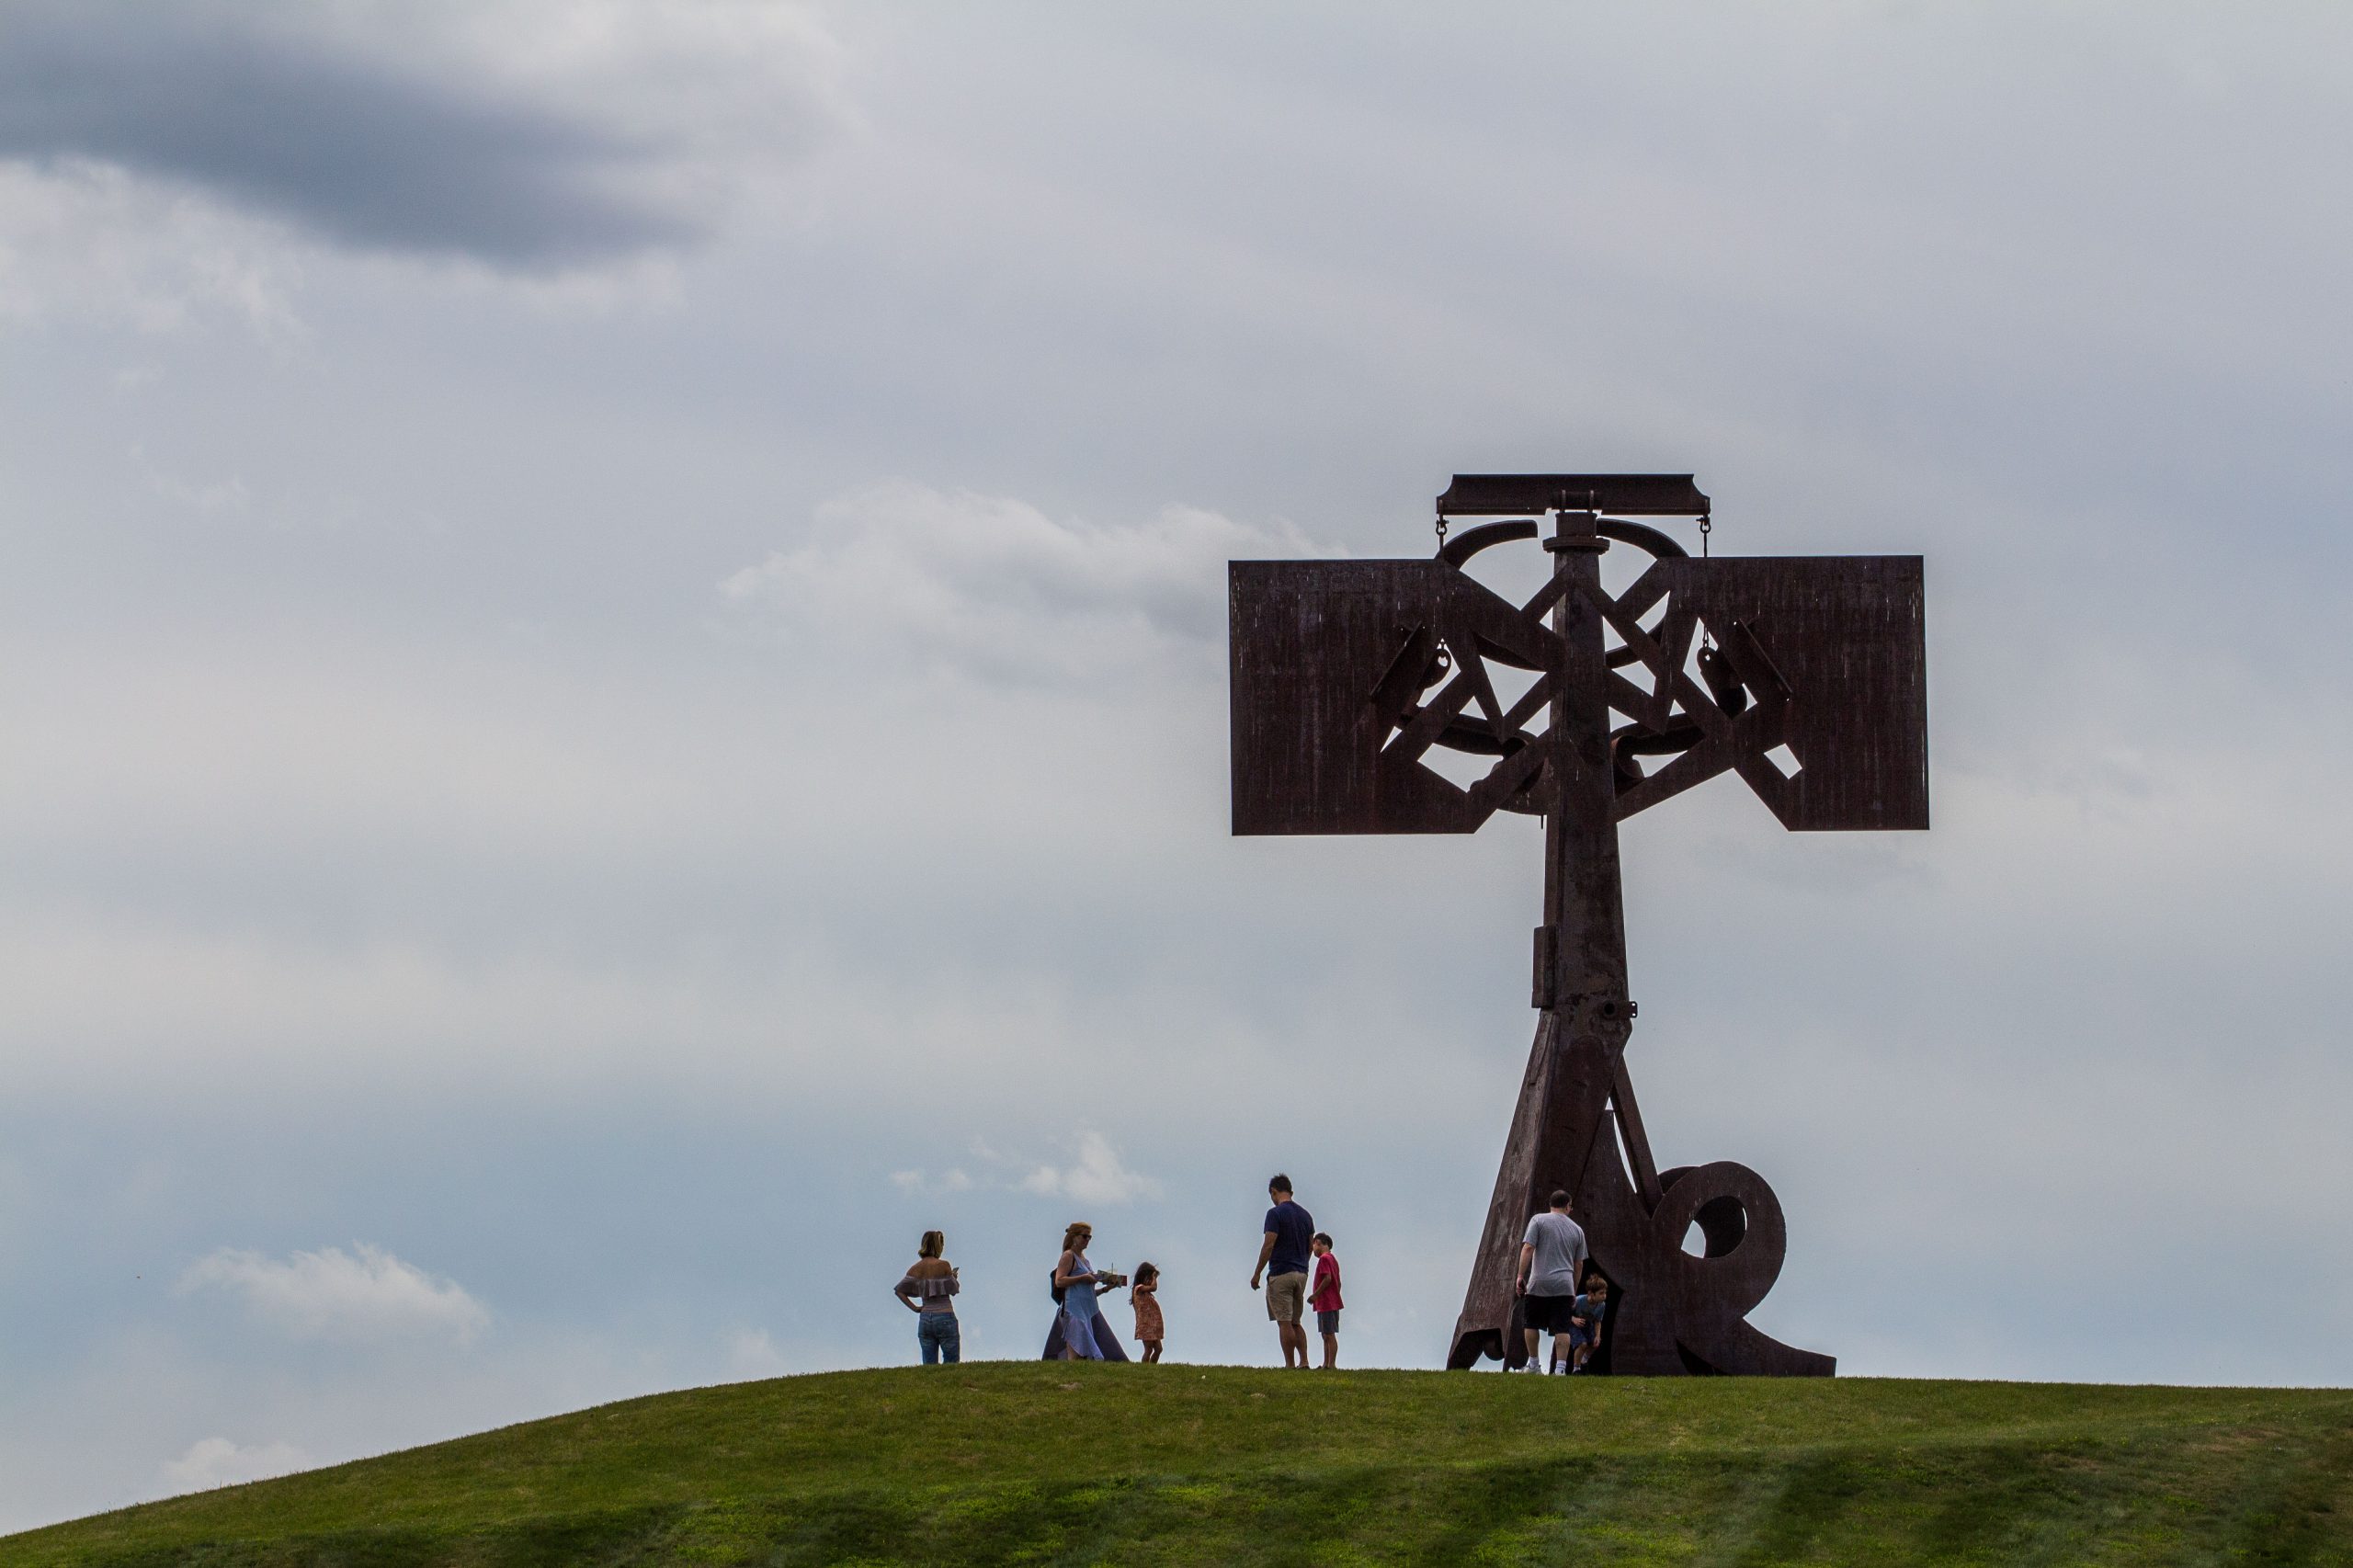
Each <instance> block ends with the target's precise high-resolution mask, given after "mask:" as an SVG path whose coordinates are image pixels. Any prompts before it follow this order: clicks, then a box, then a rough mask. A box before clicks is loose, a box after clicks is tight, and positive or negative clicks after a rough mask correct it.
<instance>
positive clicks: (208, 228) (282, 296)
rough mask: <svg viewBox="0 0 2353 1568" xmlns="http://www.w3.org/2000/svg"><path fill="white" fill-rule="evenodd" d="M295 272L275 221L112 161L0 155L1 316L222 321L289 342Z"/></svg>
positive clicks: (154, 329) (141, 326) (145, 322)
mask: <svg viewBox="0 0 2353 1568" xmlns="http://www.w3.org/2000/svg"><path fill="white" fill-rule="evenodd" d="M300 280H301V263H300V261H299V259H298V258H297V256H296V255H295V254H294V252H293V251H291V250H290V249H289V248H288V245H287V244H286V234H285V232H284V230H283V228H282V226H280V225H278V224H276V223H273V222H267V221H266V220H260V219H255V218H249V217H245V216H244V215H242V214H239V213H237V212H234V211H232V210H229V209H227V208H225V207H222V206H221V205H220V204H218V203H217V202H214V201H210V200H208V199H204V198H202V197H199V196H193V195H190V194H188V192H186V191H183V190H180V189H177V188H176V187H172V186H169V185H166V184H164V183H161V182H158V181H155V180H152V179H146V178H142V177H141V176H136V175H133V174H131V173H130V172H128V171H126V170H124V169H122V168H119V167H118V166H116V165H110V164H100V163H94V162H91V161H89V160H86V159H71V158H69V159H62V160H59V161H58V162H56V163H54V164H47V165H40V166H33V165H26V164H21V163H9V162H0V324H15V325H29V324H40V323H45V322H49V321H52V320H61V319H62V320H69V321H96V322H100V323H105V324H119V325H128V326H130V327H131V328H133V329H135V330H137V331H140V332H143V333H153V334H166V333H176V332H182V331H186V330H188V329H191V328H195V327H199V326H203V325H206V324H210V323H213V322H228V323H231V324H237V325H242V326H244V327H245V328H247V329H249V330H251V331H252V332H253V333H255V334H256V335H259V336H260V337H262V338H263V339H265V340H266V341H272V342H286V341H290V340H293V339H297V338H299V337H301V335H303V332H304V327H303V324H302V323H301V319H300V318H299V317H298V316H297V315H296V313H295V311H294V305H293V294H294V290H295V287H296V285H297V284H298V283H299V282H300Z"/></svg>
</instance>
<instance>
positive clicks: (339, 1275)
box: [176, 1242, 490, 1345]
mask: <svg viewBox="0 0 2353 1568" xmlns="http://www.w3.org/2000/svg"><path fill="white" fill-rule="evenodd" d="M176 1290H177V1291H178V1292H179V1293H180V1294H182V1295H188V1294H192V1293H194V1292H197V1291H200V1290H221V1291H224V1292H226V1293H228V1294H230V1295H233V1296H235V1297H238V1298H240V1299H241V1300H242V1301H244V1305H245V1310H246V1311H247V1312H250V1313H251V1314H252V1315H253V1316H254V1317H255V1318H256V1319H258V1320H260V1321H261V1322H263V1323H266V1324H269V1325H270V1326H271V1327H273V1328H276V1329H278V1330H279V1331H281V1332H283V1333H285V1334H288V1335H292V1336H293V1337H295V1338H298V1339H325V1340H335V1341H340V1342H343V1343H370V1342H376V1341H382V1340H392V1339H404V1338H413V1337H435V1338H449V1339H453V1340H455V1341H456V1342H457V1343H459V1344H460V1345H465V1344H470V1343H472V1340H473V1339H474V1337H475V1336H476V1335H479V1334H481V1332H482V1331H483V1328H484V1327H485V1326H487V1324H489V1322H490V1313H489V1312H487V1311H486V1310H485V1309H484V1308H483V1305H482V1303H481V1302H479V1301H475V1300H474V1299H473V1297H472V1296H471V1295H469V1294H467V1293H466V1290H465V1288H464V1287H463V1286H461V1285H460V1284H459V1283H458V1282H457V1281H456V1280H454V1279H437V1278H434V1277H433V1276H431V1275H429V1274H426V1272H425V1271H424V1270H422V1269H420V1268H417V1267H415V1266H414V1265H411V1264H407V1263H404V1262H402V1261H401V1260H400V1259H399V1258H397V1257H394V1256H392V1254H391V1253H388V1252H386V1251H384V1250H383V1249H382V1248H381V1247H374V1246H370V1245H369V1244H367V1243H365V1242H356V1243H354V1244H353V1245H352V1250H351V1251H350V1252H345V1251H344V1250H343V1249H342V1248H341V1247H325V1248H323V1249H322V1250H320V1251H318V1252H298V1253H295V1254H294V1255H293V1256H290V1257H289V1258H287V1259H286V1260H285V1261H283V1262H280V1261H278V1259H276V1258H270V1257H265V1256H262V1255H261V1254H260V1253H257V1252H249V1251H244V1250H241V1249H237V1248H233V1247H222V1249H221V1250H220V1251H218V1252H215V1253H212V1254H210V1255H209V1256H205V1257H202V1258H199V1259H198V1260H197V1261H196V1262H195V1263H193V1264H191V1265H190V1266H189V1267H188V1270H187V1272H186V1273H184V1274H182V1275H181V1276H180V1278H179V1283H178V1285H177V1286H176Z"/></svg>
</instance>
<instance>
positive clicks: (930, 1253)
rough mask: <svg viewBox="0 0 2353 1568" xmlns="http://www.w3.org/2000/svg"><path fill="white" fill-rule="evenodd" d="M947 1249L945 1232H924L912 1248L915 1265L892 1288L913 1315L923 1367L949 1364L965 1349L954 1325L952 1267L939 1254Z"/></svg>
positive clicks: (954, 1279) (961, 1334) (960, 1334)
mask: <svg viewBox="0 0 2353 1568" xmlns="http://www.w3.org/2000/svg"><path fill="white" fill-rule="evenodd" d="M947 1250H948V1236H947V1234H946V1233H944V1232H940V1231H926V1232H925V1233H923V1242H922V1244H920V1245H919V1246H917V1247H916V1249H915V1267H913V1268H910V1269H908V1270H907V1273H906V1278H904V1279H901V1280H900V1281H899V1282H898V1283H897V1284H896V1285H893V1286H892V1287H891V1293H892V1295H894V1296H896V1297H898V1298H899V1301H900V1302H901V1304H903V1305H904V1306H905V1307H906V1309H907V1310H908V1311H909V1312H914V1313H915V1343H916V1344H917V1345H918V1346H921V1347H922V1349H923V1364H924V1365H925V1366H926V1367H931V1366H937V1365H938V1364H939V1363H940V1362H943V1361H944V1362H946V1363H947V1364H948V1365H949V1366H951V1367H952V1366H954V1365H955V1364H956V1360H957V1358H958V1357H959V1356H961V1355H962V1354H963V1349H964V1336H963V1333H962V1331H961V1329H959V1328H958V1327H957V1325H956V1292H957V1290H958V1289H959V1287H958V1284H957V1280H956V1269H955V1266H954V1265H952V1264H950V1263H949V1261H948V1260H947V1259H946V1258H944V1257H942V1256H939V1255H940V1254H941V1253H944V1252H946V1251H947Z"/></svg>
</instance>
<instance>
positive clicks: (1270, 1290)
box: [1267, 1274, 1307, 1323]
mask: <svg viewBox="0 0 2353 1568" xmlns="http://www.w3.org/2000/svg"><path fill="white" fill-rule="evenodd" d="M1306 1311H1307V1276H1306V1275H1304V1274H1278V1275H1276V1276H1275V1277H1274V1278H1272V1279H1269V1280H1267V1316H1268V1317H1269V1318H1272V1319H1273V1320H1274V1321H1275V1322H1277V1323H1297V1322H1299V1321H1300V1318H1301V1316H1302V1314H1303V1313H1305V1312H1306Z"/></svg>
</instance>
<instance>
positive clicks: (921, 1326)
mask: <svg viewBox="0 0 2353 1568" xmlns="http://www.w3.org/2000/svg"><path fill="white" fill-rule="evenodd" d="M915 1343H916V1344H918V1345H920V1346H923V1364H924V1365H925V1366H926V1367H935V1366H938V1364H939V1363H940V1362H942V1361H945V1362H947V1363H948V1364H949V1366H951V1367H952V1366H954V1365H955V1364H956V1358H958V1357H959V1356H960V1355H961V1354H962V1353H963V1349H964V1335H963V1332H962V1331H961V1329H959V1328H958V1327H957V1326H956V1314H955V1313H954V1312H925V1313H923V1314H922V1315H920V1316H919V1317H917V1318H916V1319H915Z"/></svg>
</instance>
